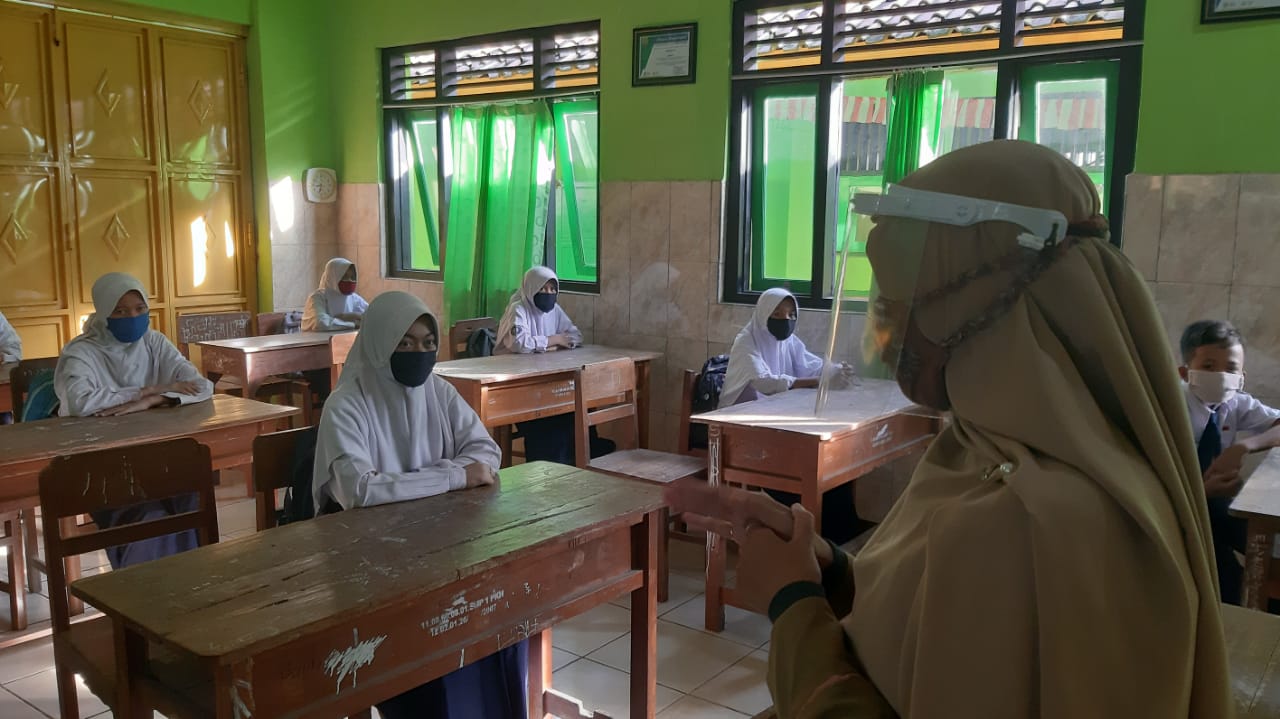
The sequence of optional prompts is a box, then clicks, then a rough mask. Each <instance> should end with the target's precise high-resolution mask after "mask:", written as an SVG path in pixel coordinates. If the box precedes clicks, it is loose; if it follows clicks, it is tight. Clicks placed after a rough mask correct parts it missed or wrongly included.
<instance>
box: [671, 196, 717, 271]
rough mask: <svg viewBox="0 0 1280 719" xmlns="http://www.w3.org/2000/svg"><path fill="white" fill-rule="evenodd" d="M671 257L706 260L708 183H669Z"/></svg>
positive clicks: (675, 259) (709, 220)
mask: <svg viewBox="0 0 1280 719" xmlns="http://www.w3.org/2000/svg"><path fill="white" fill-rule="evenodd" d="M670 186H671V261H672V262H676V261H685V262H707V259H708V256H707V248H708V242H707V235H708V234H709V233H710V232H711V213H710V212H709V208H710V207H711V183H710V182H673V183H671V185H670Z"/></svg>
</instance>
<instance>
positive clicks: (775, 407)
mask: <svg viewBox="0 0 1280 719" xmlns="http://www.w3.org/2000/svg"><path fill="white" fill-rule="evenodd" d="M817 400H818V390H816V389H793V390H789V391H787V392H780V393H778V394H775V395H770V396H768V397H761V398H760V399H756V400H752V401H750V402H743V403H742V404H735V405H732V406H730V407H722V408H720V409H718V410H715V411H714V412H704V413H702V414H695V415H693V417H692V418H691V420H692V421H694V422H701V423H703V424H719V425H735V426H742V427H757V428H761V429H776V430H782V431H785V432H795V433H797V434H805V435H810V436H814V437H817V438H819V439H823V440H827V439H832V438H834V437H836V436H838V435H840V434H842V433H845V432H851V431H853V430H856V429H858V428H860V427H863V426H865V425H867V424H868V423H871V422H876V421H880V420H883V419H886V418H888V417H891V416H893V415H896V414H913V413H914V414H921V415H928V416H931V417H932V416H936V414H937V413H935V412H933V411H931V410H927V409H924V408H921V407H919V406H917V405H915V404H914V403H912V402H911V400H909V399H907V398H906V397H905V396H904V395H903V394H902V391H901V390H900V389H898V384H897V383H896V382H892V381H889V380H873V379H862V380H859V384H858V385H857V386H856V387H853V388H851V389H847V390H841V391H838V392H831V393H830V395H829V398H828V401H827V407H826V410H825V411H824V412H823V413H822V416H821V417H817V416H814V413H813V410H814V407H815V406H816V405H817Z"/></svg>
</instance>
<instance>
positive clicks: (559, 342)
mask: <svg viewBox="0 0 1280 719" xmlns="http://www.w3.org/2000/svg"><path fill="white" fill-rule="evenodd" d="M561 347H563V348H564V349H569V348H571V347H573V343H572V342H570V341H569V337H568V336H567V335H551V336H549V337H547V349H548V350H550V349H558V348H561Z"/></svg>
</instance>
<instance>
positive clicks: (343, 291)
mask: <svg viewBox="0 0 1280 719" xmlns="http://www.w3.org/2000/svg"><path fill="white" fill-rule="evenodd" d="M367 309H369V303H368V302H365V300H364V298H363V297H361V296H360V295H358V294H356V265H355V263H354V262H352V261H351V260H347V259H343V258H341V257H335V258H333V259H332V260H329V262H328V263H326V264H325V266H324V274H322V275H321V276H320V287H318V288H317V289H316V291H315V292H312V293H311V296H310V297H308V298H307V306H306V308H304V309H303V311H302V329H303V331H304V332H339V331H342V330H354V329H358V328H359V327H360V317H361V315H363V314H364V313H365V310H367Z"/></svg>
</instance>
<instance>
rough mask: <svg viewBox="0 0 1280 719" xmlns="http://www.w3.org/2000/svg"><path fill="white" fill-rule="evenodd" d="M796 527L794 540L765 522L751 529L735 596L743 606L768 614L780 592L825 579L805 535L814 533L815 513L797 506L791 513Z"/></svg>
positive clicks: (742, 549) (741, 549)
mask: <svg viewBox="0 0 1280 719" xmlns="http://www.w3.org/2000/svg"><path fill="white" fill-rule="evenodd" d="M789 513H790V514H791V516H792V518H793V524H794V527H795V533H794V536H793V537H792V538H791V539H783V538H781V537H779V536H778V535H777V534H775V533H774V532H773V531H772V530H770V529H768V528H766V527H764V526H763V525H759V524H755V525H752V526H750V527H749V528H748V529H747V534H746V537H745V538H744V539H743V541H742V542H741V543H740V546H739V549H738V553H739V560H738V584H737V588H736V589H735V590H734V596H735V597H736V598H737V599H738V601H740V602H741V603H742V606H743V607H745V608H746V609H749V610H751V611H753V612H756V613H758V614H768V612H769V602H771V601H773V598H774V596H775V595H777V593H778V591H779V590H780V589H782V588H783V587H785V586H787V585H788V584H793V583H795V582H813V583H815V584H820V583H821V582H822V571H821V569H819V567H818V559H817V557H816V556H814V553H813V544H812V543H811V542H810V541H808V540H807V539H805V537H807V536H810V535H812V534H813V515H812V514H809V510H807V509H805V508H804V507H802V506H800V505H799V504H796V505H793V506H792V507H791V510H790V512H789Z"/></svg>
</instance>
